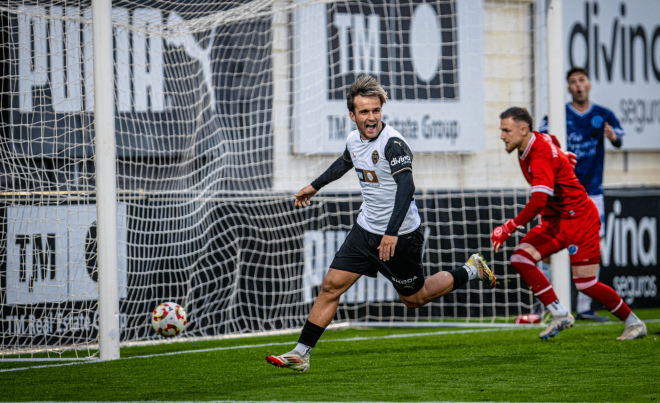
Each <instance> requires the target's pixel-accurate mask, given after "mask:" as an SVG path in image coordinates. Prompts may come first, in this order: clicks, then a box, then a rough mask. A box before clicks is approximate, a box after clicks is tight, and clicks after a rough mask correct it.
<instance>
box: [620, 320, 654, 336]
mask: <svg viewBox="0 0 660 403" xmlns="http://www.w3.org/2000/svg"><path fill="white" fill-rule="evenodd" d="M646 334H647V332H646V324H645V323H644V322H642V323H641V324H638V325H631V326H626V328H625V329H623V334H622V335H621V336H619V337H617V338H616V339H617V340H634V339H641V338H642V337H644V336H646Z"/></svg>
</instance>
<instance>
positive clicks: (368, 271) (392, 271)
mask: <svg viewBox="0 0 660 403" xmlns="http://www.w3.org/2000/svg"><path fill="white" fill-rule="evenodd" d="M382 238H383V236H382V235H377V234H373V233H371V232H369V231H367V230H365V229H364V228H362V227H361V226H359V225H358V224H355V225H354V226H353V229H351V232H350V233H349V234H348V236H347V237H346V240H345V241H344V244H343V245H342V246H341V248H339V251H337V253H336V254H335V258H334V259H333V261H332V264H331V265H330V267H331V268H333V269H336V270H343V271H348V272H351V273H357V274H362V275H364V276H369V277H376V275H377V274H378V272H380V273H381V274H382V275H383V276H385V277H386V278H387V279H388V280H390V282H392V285H394V288H395V289H396V291H397V292H398V293H399V294H401V295H404V296H410V295H413V294H415V293H416V292H417V291H419V290H421V289H422V287H423V286H424V273H423V270H422V252H423V249H424V233H423V232H422V227H421V226H419V227H417V229H416V230H414V231H413V232H411V233H408V234H404V235H399V239H398V241H397V243H396V247H395V249H394V256H393V257H392V258H391V259H390V260H388V261H387V262H384V261H382V260H380V258H379V257H378V247H379V246H380V242H381V240H382Z"/></svg>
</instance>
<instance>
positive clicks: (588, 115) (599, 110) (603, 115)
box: [539, 102, 626, 196]
mask: <svg viewBox="0 0 660 403" xmlns="http://www.w3.org/2000/svg"><path fill="white" fill-rule="evenodd" d="M605 122H607V123H609V124H610V126H612V129H614V133H616V135H617V136H618V137H619V138H621V136H624V135H625V134H626V132H625V131H624V130H623V129H622V128H621V124H620V123H619V120H618V119H617V118H616V116H614V113H612V111H610V110H609V109H607V108H603V107H602V106H599V105H596V104H594V103H593V102H592V103H591V106H590V107H589V109H587V110H586V111H585V112H582V113H580V112H578V111H577V110H576V109H575V108H573V105H571V103H570V102H569V103H567V104H566V142H567V148H568V151H570V152H572V153H574V154H575V155H576V156H577V165H576V166H575V175H576V176H577V178H578V180H579V181H580V183H581V184H582V186H584V189H585V190H586V191H587V194H588V195H590V196H593V195H601V194H603V168H604V163H605V143H604V139H605ZM539 131H540V132H541V133H547V132H548V117H547V116H545V117H543V121H542V122H541V125H540V126H539Z"/></svg>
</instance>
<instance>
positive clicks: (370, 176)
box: [355, 168, 379, 183]
mask: <svg viewBox="0 0 660 403" xmlns="http://www.w3.org/2000/svg"><path fill="white" fill-rule="evenodd" d="M355 173H357V176H358V179H359V180H360V182H367V183H379V182H378V176H376V171H369V170H367V169H359V168H355Z"/></svg>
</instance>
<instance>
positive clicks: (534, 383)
mask: <svg viewBox="0 0 660 403" xmlns="http://www.w3.org/2000/svg"><path fill="white" fill-rule="evenodd" d="M636 312H637V314H638V315H639V316H640V317H643V318H646V319H650V318H660V310H648V311H636ZM463 330H465V329H448V328H444V329H423V330H422V329H370V330H357V329H348V330H341V331H329V332H326V334H324V336H323V338H322V339H321V342H320V343H319V344H318V345H317V347H316V348H315V349H314V352H313V354H312V361H311V363H312V366H311V369H310V370H309V371H308V372H306V373H304V374H298V373H296V372H293V371H290V370H283V369H279V368H275V367H272V366H270V365H268V364H267V363H266V362H265V360H264V357H265V356H266V355H269V354H281V353H283V352H286V351H288V350H289V349H290V348H291V347H292V346H294V345H295V341H296V340H297V335H290V336H277V337H255V338H249V339H231V340H221V341H209V342H191V343H175V344H164V345H159V346H149V347H133V348H124V349H122V352H121V354H122V359H121V360H117V361H110V362H95V363H87V364H78V365H70V366H59V367H52V368H36V369H29V370H22V371H12V372H0V384H1V385H3V387H2V392H3V393H2V394H0V400H3V401H37V400H50V401H54V400H70V401H85V400H88V401H91V400H94V401H136V400H168V401H171V400H198V401H200V400H279V401H283V400H286V401H407V402H413V401H493V402H496V401H509V402H512V401H527V402H555V401H579V402H658V401H660V340H659V339H660V322H658V323H648V331H649V335H648V336H647V337H646V338H644V339H641V340H633V341H628V342H620V341H617V340H615V338H616V337H617V336H619V335H620V334H621V332H622V330H623V324H621V323H617V324H614V325H593V324H586V323H585V322H581V323H580V322H579V323H578V325H577V326H576V327H575V328H573V329H570V330H566V331H564V332H562V333H561V334H560V335H559V336H558V337H557V338H555V339H551V340H548V341H542V340H539V339H538V337H537V335H538V333H539V331H540V328H516V329H496V330H494V331H486V332H485V331H484V330H485V329H477V330H478V331H477V332H473V333H458V334H451V333H448V332H460V331H463ZM420 333H424V335H418V336H413V337H405V338H384V336H389V335H405V334H420ZM443 333H444V334H443ZM354 337H364V338H371V339H370V340H354V341H345V340H344V339H349V338H354ZM342 340H344V341H342ZM266 343H286V344H285V345H279V346H269V347H259V346H253V347H249V348H240V349H227V350H216V351H207V352H198V353H187V354H180V355H160V356H154V357H149V358H139V356H143V355H152V354H164V353H167V352H175V351H189V350H201V349H209V348H221V347H232V346H244V345H260V344H266ZM131 357H132V358H131ZM49 364H50V365H52V364H53V363H49ZM49 364H44V363H34V364H30V365H49ZM25 366H27V365H26V364H25V363H0V369H7V368H12V367H13V368H16V367H25Z"/></svg>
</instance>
